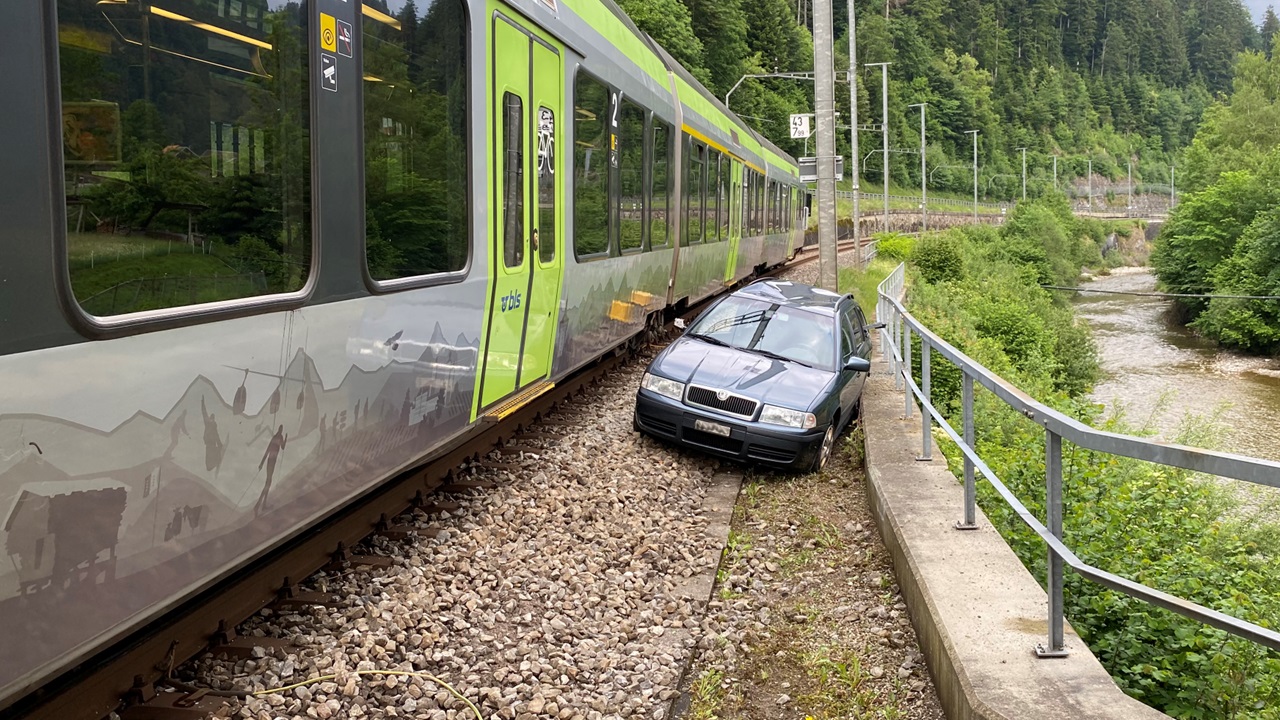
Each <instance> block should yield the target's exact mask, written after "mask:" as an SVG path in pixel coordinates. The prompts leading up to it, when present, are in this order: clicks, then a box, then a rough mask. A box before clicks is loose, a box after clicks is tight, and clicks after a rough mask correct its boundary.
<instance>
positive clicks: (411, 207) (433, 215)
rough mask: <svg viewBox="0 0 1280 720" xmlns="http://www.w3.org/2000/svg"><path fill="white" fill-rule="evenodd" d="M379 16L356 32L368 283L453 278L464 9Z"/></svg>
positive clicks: (460, 203) (455, 1)
mask: <svg viewBox="0 0 1280 720" xmlns="http://www.w3.org/2000/svg"><path fill="white" fill-rule="evenodd" d="M415 7H417V8H419V11H418V15H417V16H413V15H412V13H413V10H412V8H415ZM386 18H387V16H385V15H384V16H382V17H381V19H374V18H373V17H370V16H367V15H366V16H365V17H364V20H363V30H362V40H363V52H362V53H361V55H362V58H363V73H362V75H363V77H364V109H363V112H364V186H365V187H364V192H365V195H364V204H365V205H364V206H365V262H366V263H367V265H368V268H369V275H370V277H372V278H373V279H374V280H398V279H401V278H412V277H420V276H424V275H439V274H442V273H460V272H461V271H463V270H464V269H466V266H467V260H468V257H469V253H470V247H471V243H470V238H469V235H470V232H469V218H470V213H469V208H468V197H469V194H468V192H467V165H468V163H467V130H468V127H469V123H468V108H467V97H468V94H467V84H468V83H467V75H468V72H467V70H468V68H467V52H466V48H467V20H466V10H465V8H464V5H463V3H462V2H461V0H430V1H428V2H422V3H418V4H417V5H416V6H415V5H413V4H409V5H406V6H405V8H404V9H403V11H401V12H400V13H398V14H397V16H396V17H395V18H394V19H393V21H392V22H388V21H387V19H386ZM393 23H394V24H393Z"/></svg>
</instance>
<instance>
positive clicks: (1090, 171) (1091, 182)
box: [1088, 158, 1093, 215]
mask: <svg viewBox="0 0 1280 720" xmlns="http://www.w3.org/2000/svg"><path fill="white" fill-rule="evenodd" d="M1088 188H1089V214H1090V215H1093V158H1089V185H1088Z"/></svg>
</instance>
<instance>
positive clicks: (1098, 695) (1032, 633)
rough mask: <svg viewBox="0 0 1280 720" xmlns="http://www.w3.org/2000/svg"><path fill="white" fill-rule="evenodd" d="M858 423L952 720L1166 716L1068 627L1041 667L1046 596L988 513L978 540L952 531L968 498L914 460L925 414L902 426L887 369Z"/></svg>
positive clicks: (872, 499) (981, 518) (876, 498)
mask: <svg viewBox="0 0 1280 720" xmlns="http://www.w3.org/2000/svg"><path fill="white" fill-rule="evenodd" d="M862 414H863V423H864V426H865V429H866V457H867V496H868V502H869V503H870V504H871V510H872V512H873V513H874V515H875V516H876V519H877V523H878V525H879V527H880V534H881V536H882V537H883V538H884V542H885V545H886V546H887V547H888V549H889V552H890V554H891V555H892V556H893V566H894V570H895V572H896V574H897V578H898V585H899V586H900V587H901V590H902V595H903V597H904V598H905V599H906V603H907V608H908V610H909V612H910V614H911V621H912V624H913V625H914V626H915V630H916V634H917V636H918V637H919V639H920V645H921V652H923V653H924V655H925V658H926V659H927V661H928V664H929V669H930V672H931V673H932V675H933V680H934V684H935V685H936V686H937V688H938V696H939V698H940V699H941V700H942V705H943V708H944V709H945V710H946V713H947V716H948V717H949V718H952V719H953V720H957V719H963V720H968V719H969V718H991V719H995V718H1007V719H1009V720H1027V719H1031V718H1034V719H1035V720H1050V719H1056V718H1062V719H1063V720H1066V719H1067V718H1070V719H1072V720H1076V719H1078V718H1116V719H1120V718H1124V719H1126V720H1127V719H1141V720H1154V719H1155V718H1166V717H1167V716H1166V715H1164V714H1163V713H1160V712H1157V711H1156V710H1153V709H1151V708H1149V707H1147V706H1146V705H1143V704H1142V703H1141V702H1139V701H1137V700H1134V699H1133V698H1130V697H1129V696H1127V695H1125V694H1124V693H1123V692H1122V691H1121V690H1120V688H1118V687H1117V686H1116V684H1115V682H1114V681H1113V680H1112V679H1111V676H1110V675H1108V674H1107V672H1106V670H1104V669H1103V667H1102V665H1101V664H1100V663H1099V662H1098V660H1097V658H1095V657H1094V656H1093V654H1092V653H1091V652H1089V649H1088V647H1086V646H1085V644H1084V642H1083V641H1082V640H1081V639H1080V637H1079V636H1078V635H1077V634H1076V633H1075V631H1074V630H1073V629H1071V628H1070V627H1069V626H1068V628H1067V636H1066V638H1067V639H1066V645H1067V649H1068V650H1069V651H1070V656H1069V657H1067V658H1062V659H1045V660H1041V659H1039V658H1037V657H1036V656H1035V654H1034V649H1035V646H1036V644H1037V643H1043V642H1046V641H1047V640H1046V634H1047V612H1048V599H1047V597H1046V595H1045V592H1044V590H1043V589H1041V586H1040V584H1039V583H1038V582H1037V581H1036V579H1035V578H1033V577H1032V576H1031V574H1030V573H1029V572H1027V570H1026V568H1024V567H1023V566H1022V563H1021V562H1020V561H1019V560H1018V558H1017V556H1015V555H1014V553H1013V551H1012V550H1011V549H1010V548H1009V546H1008V545H1007V544H1006V543H1005V542H1004V540H1003V539H1002V538H1001V537H1000V535H999V534H998V533H997V532H996V531H995V529H994V528H992V527H991V523H990V522H988V521H987V518H986V516H985V515H983V514H982V511H981V510H979V511H978V526H979V529H977V530H968V531H962V530H956V529H955V528H954V524H955V521H956V520H958V519H960V518H961V517H962V515H963V508H964V505H963V499H964V488H963V486H962V485H961V484H960V483H959V482H958V481H957V480H956V478H955V476H954V475H952V474H951V473H950V472H949V471H948V470H947V466H946V463H945V461H944V460H943V459H942V456H941V454H940V453H938V452H937V449H936V448H935V449H934V460H933V461H931V462H921V461H918V460H916V455H917V454H919V453H920V449H921V448H920V415H919V410H918V408H917V409H916V410H915V415H914V416H913V417H912V418H911V419H910V420H904V419H903V418H902V414H903V396H902V393H901V392H899V391H896V390H894V387H893V378H892V376H891V375H890V374H889V373H888V371H887V370H886V368H885V367H884V365H883V364H881V363H877V366H876V370H875V372H873V374H872V377H871V378H870V379H869V380H868V382H867V387H866V390H865V395H864V398H863V404H862ZM979 482H981V479H979ZM1068 572H1069V571H1068Z"/></svg>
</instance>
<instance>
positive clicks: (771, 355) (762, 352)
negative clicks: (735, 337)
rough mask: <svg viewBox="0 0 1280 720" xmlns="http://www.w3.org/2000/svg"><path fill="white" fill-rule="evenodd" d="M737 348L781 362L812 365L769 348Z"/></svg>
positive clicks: (809, 366) (808, 366)
mask: <svg viewBox="0 0 1280 720" xmlns="http://www.w3.org/2000/svg"><path fill="white" fill-rule="evenodd" d="M738 349H739V350H746V351H747V352H753V353H755V354H757V355H763V356H765V357H767V358H772V359H774V360H781V361H783V362H793V363H795V364H797V365H803V366H805V367H807V368H811V367H813V366H812V365H810V364H809V363H807V362H801V361H799V360H797V359H795V358H789V357H787V356H786V355H779V354H778V353H776V352H771V351H769V350H761V349H760V348H738Z"/></svg>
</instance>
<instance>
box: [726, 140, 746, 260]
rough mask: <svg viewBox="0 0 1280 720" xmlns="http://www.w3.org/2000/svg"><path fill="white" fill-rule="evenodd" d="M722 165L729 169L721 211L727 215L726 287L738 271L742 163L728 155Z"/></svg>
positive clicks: (740, 232) (740, 233)
mask: <svg viewBox="0 0 1280 720" xmlns="http://www.w3.org/2000/svg"><path fill="white" fill-rule="evenodd" d="M724 163H725V166H726V167H727V168H728V169H729V179H728V181H727V182H726V184H727V185H728V187H729V198H728V202H729V207H727V208H725V209H724V210H723V212H727V213H728V214H729V262H727V263H725V269H724V282H725V284H726V285H728V284H732V283H733V280H734V275H736V274H737V271H738V242H739V240H741V239H742V223H741V219H742V217H741V216H742V213H740V212H737V208H738V206H739V205H741V204H742V163H739V162H736V161H733V160H730V159H729V156H728V155H725V156H724Z"/></svg>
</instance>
